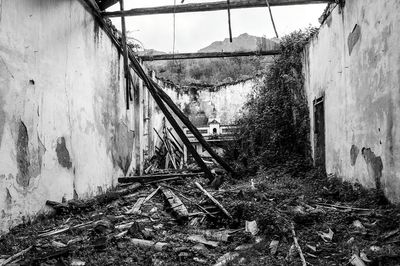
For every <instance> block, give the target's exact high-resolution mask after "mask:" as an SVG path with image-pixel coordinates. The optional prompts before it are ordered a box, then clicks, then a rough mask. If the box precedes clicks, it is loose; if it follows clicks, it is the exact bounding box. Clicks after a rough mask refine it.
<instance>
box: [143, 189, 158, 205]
mask: <svg viewBox="0 0 400 266" xmlns="http://www.w3.org/2000/svg"><path fill="white" fill-rule="evenodd" d="M160 189H161V187H160V186H158V187H157V188H156V189H155V190H154V191H153V192H151V193H150V194H149V195H148V196H147V197H146V198H145V199H144V201H143V204H145V203H146V202H147V201H149V200H150V199H151V198H152V197H154V195H155V194H156V193H157V192H158V191H159V190H160Z"/></svg>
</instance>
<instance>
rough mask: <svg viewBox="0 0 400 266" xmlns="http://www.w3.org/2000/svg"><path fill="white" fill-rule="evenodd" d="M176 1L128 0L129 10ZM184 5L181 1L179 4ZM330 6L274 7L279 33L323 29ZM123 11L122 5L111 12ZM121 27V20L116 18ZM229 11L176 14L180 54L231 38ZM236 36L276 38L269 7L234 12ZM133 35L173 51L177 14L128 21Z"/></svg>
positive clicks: (153, 46)
mask: <svg viewBox="0 0 400 266" xmlns="http://www.w3.org/2000/svg"><path fill="white" fill-rule="evenodd" d="M210 1H215V0H185V3H195V2H196V3H198V2H210ZM173 4H174V1H173V0H135V1H125V9H131V8H137V7H149V6H165V5H173ZM176 4H177V5H180V4H181V3H180V0H177V1H176ZM325 7H326V4H318V5H302V6H285V7H272V12H273V15H274V20H275V24H276V27H277V30H278V34H279V36H280V37H281V36H282V35H285V34H288V33H290V32H292V31H294V30H298V29H302V28H306V27H308V26H309V25H312V26H317V27H318V26H319V23H318V18H319V17H320V16H321V14H322V12H323V10H324V8H325ZM114 10H119V4H117V5H114V6H113V7H111V8H109V9H108V11H114ZM112 21H113V23H114V25H115V26H117V28H120V18H113V19H112ZM227 21H228V17H227V11H226V10H224V11H213V12H197V13H180V14H176V35H175V36H176V45H175V47H176V48H175V51H176V52H196V51H198V50H199V49H201V48H203V47H206V46H208V45H210V44H211V43H212V42H214V41H222V40H224V39H225V38H228V37H229V32H228V22H227ZM231 21H232V34H233V36H234V37H236V36H238V35H240V34H242V33H248V34H250V35H255V36H264V35H265V36H266V37H267V38H273V37H275V33H274V31H273V28H272V24H271V21H270V17H269V13H268V9H267V8H246V9H233V10H231ZM126 23H127V24H126V25H127V31H130V34H129V35H130V36H132V37H134V38H136V39H138V40H140V41H141V42H142V43H143V45H144V47H145V48H146V49H155V50H158V51H163V52H171V51H172V43H173V15H172V14H167V15H151V16H137V17H127V18H126Z"/></svg>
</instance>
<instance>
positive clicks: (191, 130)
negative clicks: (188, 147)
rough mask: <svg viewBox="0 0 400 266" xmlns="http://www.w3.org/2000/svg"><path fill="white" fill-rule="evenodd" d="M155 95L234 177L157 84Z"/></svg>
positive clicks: (232, 171)
mask: <svg viewBox="0 0 400 266" xmlns="http://www.w3.org/2000/svg"><path fill="white" fill-rule="evenodd" d="M154 86H155V88H156V89H157V93H158V94H159V95H160V97H161V98H162V100H163V101H164V102H165V103H166V104H167V105H168V106H169V107H170V108H171V110H172V111H173V112H174V113H175V114H176V115H177V116H178V117H179V119H180V120H181V121H182V122H183V123H184V124H185V125H186V126H187V128H188V129H189V130H190V132H192V134H193V135H194V136H195V137H196V139H197V140H198V141H199V142H200V144H201V145H202V146H203V147H204V149H206V150H207V152H208V153H209V154H210V155H211V156H212V157H213V158H214V159H215V160H216V161H217V162H218V163H219V164H220V165H221V166H222V167H223V168H224V169H225V170H226V171H228V172H229V173H231V174H232V175H235V171H234V170H233V169H232V167H230V165H229V164H228V163H226V162H225V161H224V160H223V159H222V158H221V157H220V156H219V155H218V154H217V153H216V152H215V151H214V150H213V149H212V148H211V146H210V145H208V143H207V141H206V140H205V139H204V137H203V135H201V133H200V132H199V130H198V129H197V128H196V127H195V126H194V125H193V124H192V123H191V122H190V120H189V119H188V118H187V117H186V116H185V114H184V113H183V112H182V111H181V110H180V109H179V108H178V107H177V106H176V105H175V104H174V102H173V101H172V99H171V98H170V97H169V96H168V94H166V93H165V92H164V91H163V90H162V89H161V88H160V86H158V84H156V83H154Z"/></svg>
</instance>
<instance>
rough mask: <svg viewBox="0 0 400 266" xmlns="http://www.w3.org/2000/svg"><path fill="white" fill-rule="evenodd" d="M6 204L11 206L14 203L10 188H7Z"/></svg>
mask: <svg viewBox="0 0 400 266" xmlns="http://www.w3.org/2000/svg"><path fill="white" fill-rule="evenodd" d="M6 204H7V207H8V208H11V204H12V197H11V194H10V190H9V189H8V188H6Z"/></svg>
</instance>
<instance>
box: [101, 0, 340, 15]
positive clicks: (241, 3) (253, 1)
mask: <svg viewBox="0 0 400 266" xmlns="http://www.w3.org/2000/svg"><path fill="white" fill-rule="evenodd" d="M333 2H335V0H269V4H270V6H289V5H306V4H323V3H333ZM253 7H267V3H266V1H265V0H232V1H230V4H229V8H230V9H237V8H253ZM227 9H228V3H227V2H226V1H221V2H209V3H191V4H184V5H177V6H174V5H169V6H159V7H143V8H134V9H130V10H126V11H123V12H122V11H114V12H103V13H102V14H103V15H104V16H108V17H121V16H143V15H157V14H171V13H188V12H204V11H217V10H227Z"/></svg>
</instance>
